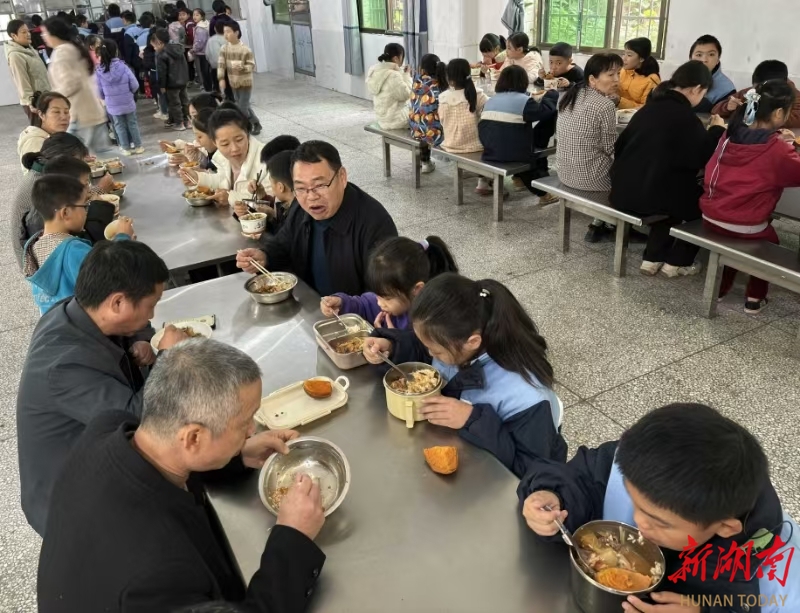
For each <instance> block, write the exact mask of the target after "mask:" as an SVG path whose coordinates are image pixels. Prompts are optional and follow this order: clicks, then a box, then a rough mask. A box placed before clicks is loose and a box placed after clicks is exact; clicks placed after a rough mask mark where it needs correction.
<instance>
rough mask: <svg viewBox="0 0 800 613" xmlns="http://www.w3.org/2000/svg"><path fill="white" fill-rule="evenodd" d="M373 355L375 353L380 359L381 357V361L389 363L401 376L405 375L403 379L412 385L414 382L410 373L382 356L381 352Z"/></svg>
mask: <svg viewBox="0 0 800 613" xmlns="http://www.w3.org/2000/svg"><path fill="white" fill-rule="evenodd" d="M373 353H374V354H375V355H377V356H378V357H379V358H380V359H381V360H383V361H384V362H386V363H387V364H388V365H389V366H391V367H392V368H394V369H395V370H396V371H397V372H399V373H400V374H401V375H403V377H404V378H405V380H406V381H408V382H409V383H411V382H412V381H413V380H414V379H413V378H412V376H411V375H410V374H408V373H406V372H405V371H404V370H402V369H401V368H400V367H399V366H398V365H397V364H395V363H394V362H392V361H391V360H390V359H389V358H387V357H386V356H385V355H383V354H382V353H381V352H380V351H373Z"/></svg>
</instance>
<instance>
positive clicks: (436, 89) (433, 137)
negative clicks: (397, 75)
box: [408, 53, 447, 174]
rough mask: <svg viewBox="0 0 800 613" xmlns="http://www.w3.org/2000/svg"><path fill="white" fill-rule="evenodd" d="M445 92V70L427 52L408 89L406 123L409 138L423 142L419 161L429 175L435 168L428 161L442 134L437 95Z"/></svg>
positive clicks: (445, 68)
mask: <svg viewBox="0 0 800 613" xmlns="http://www.w3.org/2000/svg"><path fill="white" fill-rule="evenodd" d="M446 89H447V67H446V66H445V64H444V62H442V61H441V60H440V59H439V56H438V55H434V54H433V53H427V54H425V55H423V56H422V59H421V60H420V62H419V72H417V74H416V75H415V76H414V84H413V85H412V86H411V110H410V111H409V114H408V121H409V124H410V126H411V135H412V136H413V137H414V138H416V139H417V140H418V141H420V142H422V146H421V147H420V160H421V161H422V172H423V173H424V174H428V173H430V172H433V170H434V168H435V167H436V166H435V165H434V163H433V161H432V160H431V147H438V146H439V145H441V144H442V139H443V138H444V134H443V133H442V123H441V121H439V93H440V92H443V91H445V90H446Z"/></svg>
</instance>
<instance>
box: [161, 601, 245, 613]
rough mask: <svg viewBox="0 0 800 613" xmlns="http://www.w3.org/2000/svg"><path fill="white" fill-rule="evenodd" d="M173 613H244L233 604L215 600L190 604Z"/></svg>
mask: <svg viewBox="0 0 800 613" xmlns="http://www.w3.org/2000/svg"><path fill="white" fill-rule="evenodd" d="M174 613H245V610H244V609H243V608H241V607H240V606H239V605H238V604H236V603H235V602H228V601H224V600H215V601H214V602H199V603H197V604H190V605H187V606H185V607H182V608H180V609H176V610H175V612H174Z"/></svg>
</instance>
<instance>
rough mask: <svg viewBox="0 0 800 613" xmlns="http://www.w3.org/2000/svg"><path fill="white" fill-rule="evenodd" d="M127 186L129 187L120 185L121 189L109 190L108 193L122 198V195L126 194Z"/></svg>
mask: <svg viewBox="0 0 800 613" xmlns="http://www.w3.org/2000/svg"><path fill="white" fill-rule="evenodd" d="M126 187H128V186H127V185H124V186H122V187H120V188H119V189H115V190H113V191H110V192H107V193H108V194H111V195H112V196H116V197H117V198H122V196H124V195H125V188H126Z"/></svg>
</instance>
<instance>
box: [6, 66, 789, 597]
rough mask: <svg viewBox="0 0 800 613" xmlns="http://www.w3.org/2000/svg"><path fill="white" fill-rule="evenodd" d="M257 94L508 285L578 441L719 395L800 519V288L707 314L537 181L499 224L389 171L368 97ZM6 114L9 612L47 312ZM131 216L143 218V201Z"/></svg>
mask: <svg viewBox="0 0 800 613" xmlns="http://www.w3.org/2000/svg"><path fill="white" fill-rule="evenodd" d="M190 95H191V92H190ZM253 103H254V106H255V108H256V111H257V113H258V115H259V117H260V118H261V121H262V123H263V125H264V133H263V134H262V136H261V139H262V140H264V141H265V142H266V141H267V140H269V139H270V138H272V137H274V136H276V135H278V134H294V135H295V136H297V137H298V138H299V139H300V140H309V139H323V140H328V141H330V142H331V143H333V144H334V145H336V146H337V147H338V148H339V151H340V152H341V154H342V159H343V160H344V164H345V166H346V168H347V170H348V173H349V176H350V179H351V181H353V182H354V183H357V184H358V185H359V186H360V187H362V188H363V189H365V190H366V191H367V192H369V193H370V194H372V195H373V196H374V197H376V198H377V199H378V200H379V201H381V202H382V203H383V204H384V206H386V208H387V209H388V210H389V211H390V213H391V214H392V216H393V217H394V219H395V222H396V223H397V226H398V229H399V230H400V232H401V234H404V235H407V236H410V237H412V238H416V239H421V238H424V237H425V236H428V235H431V234H436V235H439V236H441V237H442V238H443V239H444V240H445V241H446V242H447V243H448V244H449V245H450V246H451V247H452V249H453V251H454V253H455V255H456V257H457V259H458V262H459V264H460V266H461V269H462V272H463V273H464V274H465V275H468V276H470V277H473V278H484V277H492V278H495V279H497V280H499V281H502V282H503V283H506V284H508V286H509V287H510V289H511V290H512V291H513V292H514V293H515V294H516V295H517V296H518V297H519V299H520V300H521V301H522V302H523V304H524V305H525V306H526V307H527V308H528V310H529V312H530V314H531V315H532V316H533V318H534V320H535V321H536V322H537V323H538V325H539V326H540V328H541V330H542V332H543V334H544V336H545V337H546V339H547V341H548V344H549V345H550V348H551V358H552V361H553V364H554V366H555V371H556V378H557V379H558V381H559V386H558V393H559V395H560V396H561V398H562V399H563V401H564V403H565V405H566V415H565V419H564V431H565V435H566V437H567V439H568V442H569V445H570V448H571V451H573V452H574V450H575V449H577V447H578V446H579V445H582V444H588V445H596V444H598V443H600V442H603V441H605V440H609V439H611V438H615V437H617V436H618V435H619V434H620V433H621V432H622V430H623V429H624V428H625V427H627V426H629V425H630V424H632V423H633V422H634V421H635V420H636V419H637V418H639V417H640V416H641V415H643V414H644V413H645V412H646V411H648V410H649V409H652V408H655V407H658V406H661V405H662V404H665V403H668V402H674V401H696V402H704V403H709V404H711V405H713V406H714V407H716V408H717V409H719V410H720V411H722V412H723V413H725V414H726V415H728V416H730V417H732V418H734V419H736V420H738V421H739V422H740V423H742V424H744V425H745V426H747V427H748V428H749V429H750V430H751V431H753V432H754V433H755V434H756V435H757V436H758V437H759V439H760V440H761V443H762V444H763V445H764V447H765V448H766V450H767V453H768V455H769V458H770V460H771V462H772V472H773V479H774V482H775V484H776V487H777V490H778V493H779V495H780V497H781V500H782V501H783V504H784V506H785V508H786V509H787V510H788V512H789V513H790V514H792V515H793V516H794V517H795V518H796V519H800V452H798V447H797V441H798V440H800V402H798V401H799V400H800V379H798V377H797V371H798V367H800V362H798V361H797V360H796V359H794V358H792V357H791V354H790V351H791V348H792V346H793V343H794V342H795V335H796V330H797V326H798V324H800V302H798V297H797V296H795V295H793V294H790V293H787V292H783V291H781V290H779V289H776V288H773V290H772V292H771V296H770V298H771V302H770V304H769V307H768V308H767V309H766V310H765V311H764V312H763V313H762V314H760V315H758V316H749V315H745V314H744V313H743V312H742V306H743V297H742V288H741V287H740V286H739V287H737V288H736V289H735V290H734V292H733V293H732V295H731V296H730V297H729V298H728V299H727V300H726V301H725V302H724V303H723V304H722V305H720V314H719V317H717V318H716V319H714V320H707V319H703V318H702V317H700V316H699V315H698V313H699V311H700V302H699V298H700V295H701V292H702V284H703V281H702V278H692V279H686V278H684V279H674V280H668V279H664V278H646V277H642V276H640V275H639V274H638V273H637V272H636V270H637V268H638V265H639V261H640V260H641V256H640V254H641V246H637V245H634V246H633V248H632V250H631V251H632V253H631V254H630V256H629V258H630V261H629V264H628V266H629V270H630V271H631V274H630V276H628V277H625V278H622V279H616V278H614V277H613V276H612V275H611V273H610V269H611V260H612V246H611V245H610V244H608V243H605V244H598V245H588V244H586V243H584V242H583V234H584V232H585V224H584V223H583V221H584V218H583V217H581V216H580V215H576V216H574V217H573V219H574V221H573V243H572V248H571V251H570V252H569V253H568V254H566V255H564V254H562V253H561V252H560V250H559V246H558V245H559V240H558V237H557V223H558V211H557V208H556V207H554V206H551V207H548V208H544V209H541V208H539V207H538V206H536V204H535V199H534V198H533V197H531V196H529V195H527V194H523V195H521V194H513V195H512V198H511V199H510V200H509V201H507V204H506V219H505V221H504V222H502V223H493V222H492V221H491V199H487V198H482V197H480V196H476V195H475V194H474V193H473V191H472V190H473V188H474V181H471V182H469V183H468V185H467V187H466V188H465V200H466V201H465V204H464V205H463V206H461V207H456V204H455V199H454V196H453V186H452V176H453V175H452V168H451V167H450V166H449V165H447V164H445V163H443V162H440V163H438V166H437V170H436V172H434V173H433V174H431V175H424V176H423V177H422V185H423V186H422V188H421V189H419V190H415V189H414V187H413V183H412V175H411V158H410V154H406V153H405V152H401V151H397V150H393V156H394V165H393V177H392V178H390V179H386V178H384V177H383V176H382V162H381V147H380V140H379V139H378V137H376V136H374V135H371V134H367V133H366V132H364V130H363V129H362V128H363V126H364V124H366V123H368V122H370V121H372V120H373V119H374V116H373V113H372V111H371V105H370V103H369V102H367V101H364V100H359V99H356V98H352V97H350V96H346V95H342V94H338V93H335V92H331V91H329V90H325V89H321V88H317V87H313V86H310V85H307V84H305V83H302V82H294V81H287V80H284V79H280V78H278V77H274V76H271V75H258V76H257V78H256V91H255V92H254V96H253ZM139 109H140V110H139V122H140V126H141V128H142V135H143V137H144V138H145V146H147V147H148V149H149V150H151V151H152V150H155V142H156V140H157V139H159V138H171V137H172V136H174V134H173V133H170V132H165V131H164V130H163V128H162V127H161V122H157V121H156V120H154V119H152V117H151V115H152V113H153V112H154V111H155V108H154V107H153V106H152V103H151V102H150V101H143V102H141V103H140V107H139ZM0 120H2V121H0V138H1V139H2V144H3V146H2V148H0V176H1V177H2V180H3V183H4V189H3V196H1V197H0V198H2V202H3V205H2V206H0V236H2V240H0V284H2V288H3V290H2V294H0V352H1V354H2V356H3V360H2V361H0V484H2V487H0V517H2V518H3V520H2V526H3V528H2V531H0V611H3V612H5V611H13V612H15V613H16V612H23V611H25V612H28V611H30V612H33V611H35V610H36V599H35V585H36V564H37V558H38V554H39V548H40V545H41V541H40V539H39V537H38V536H37V535H36V534H35V533H34V532H33V531H32V530H31V529H30V528H29V527H28V526H27V524H26V522H25V519H24V517H23V515H22V512H21V511H20V508H19V475H18V472H17V450H16V425H15V405H16V402H15V399H16V389H17V385H18V382H19V375H20V371H21V369H22V363H23V360H24V358H25V353H26V350H27V346H28V342H29V339H30V336H31V333H32V331H33V327H34V325H35V324H36V321H37V319H38V316H37V312H36V310H35V309H34V307H33V303H32V300H31V295H30V289H29V288H28V285H27V283H26V282H25V280H24V279H23V278H22V276H21V274H20V272H19V269H18V268H17V266H16V263H15V261H14V257H13V254H12V252H11V247H10V246H9V242H8V240H9V239H8V238H7V237H8V236H9V227H8V225H9V223H8V219H9V203H10V199H11V197H12V195H13V194H14V192H15V190H16V186H17V184H18V183H19V181H20V178H21V171H20V167H19V165H18V160H17V158H16V140H17V136H18V134H19V132H20V130H21V129H22V128H23V126H24V122H23V114H22V111H21V110H20V109H19V108H17V107H5V108H2V109H0ZM175 204H176V205H178V204H179V203H177V202H176V203H175ZM181 205H182V204H181ZM130 214H131V215H132V216H133V217H134V220H135V218H136V212H135V211H130ZM587 221H588V220H587ZM779 229H780V232H781V239H782V241H783V242H784V243H786V244H793V245H795V246H796V245H797V233H798V232H799V231H800V228H797V227H792V226H790V225H787V224H780V226H779ZM509 504H514V501H509Z"/></svg>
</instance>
